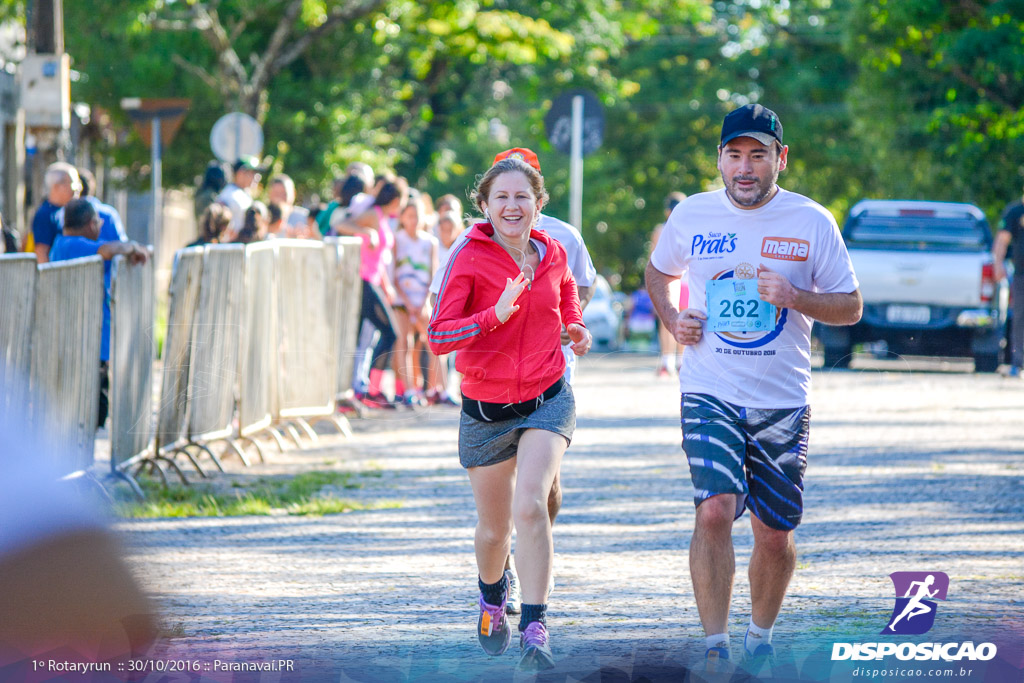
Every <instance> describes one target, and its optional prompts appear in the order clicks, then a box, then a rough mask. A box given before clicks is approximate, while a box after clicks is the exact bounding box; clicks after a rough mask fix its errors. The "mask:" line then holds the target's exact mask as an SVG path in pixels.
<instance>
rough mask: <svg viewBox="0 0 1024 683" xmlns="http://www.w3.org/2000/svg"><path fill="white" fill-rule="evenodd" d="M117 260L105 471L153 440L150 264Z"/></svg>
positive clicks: (113, 277) (116, 468) (116, 467)
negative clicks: (107, 447)
mask: <svg viewBox="0 0 1024 683" xmlns="http://www.w3.org/2000/svg"><path fill="white" fill-rule="evenodd" d="M149 251H150V256H151V258H150V259H149V260H148V261H146V263H145V264H142V265H131V264H129V263H128V262H127V260H126V259H125V257H123V256H117V257H115V258H114V262H113V264H112V266H111V268H112V270H111V275H110V467H111V470H112V471H114V472H120V471H121V468H122V467H123V466H124V465H125V464H127V463H129V462H130V461H131V460H132V459H134V458H135V457H137V456H139V455H142V454H143V453H145V452H146V451H148V450H149V448H150V445H151V442H152V440H153V420H152V411H153V360H154V357H155V355H156V353H155V352H156V335H155V334H154V316H153V313H154V300H155V299H154V272H155V267H154V261H153V259H152V249H150V250H149Z"/></svg>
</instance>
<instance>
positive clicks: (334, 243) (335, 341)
mask: <svg viewBox="0 0 1024 683" xmlns="http://www.w3.org/2000/svg"><path fill="white" fill-rule="evenodd" d="M324 243H325V250H326V256H327V263H328V275H329V278H330V282H329V286H328V288H327V319H328V321H329V324H330V327H331V330H330V331H331V335H332V341H331V348H332V349H334V353H335V355H336V357H337V358H336V361H337V374H336V377H337V379H336V382H335V388H334V390H335V396H336V397H337V398H339V399H341V398H348V397H350V396H351V393H352V376H353V372H354V370H355V356H356V347H357V345H358V342H359V308H360V305H361V302H362V296H363V279H362V278H361V277H360V276H359V265H360V259H359V249H360V247H361V246H362V241H361V240H360V239H359V238H358V237H329V238H327V239H326V240H324Z"/></svg>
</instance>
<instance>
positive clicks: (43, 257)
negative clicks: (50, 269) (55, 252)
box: [36, 242, 50, 264]
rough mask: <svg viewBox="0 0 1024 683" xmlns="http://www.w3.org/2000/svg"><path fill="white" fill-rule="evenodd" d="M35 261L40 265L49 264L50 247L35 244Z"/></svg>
mask: <svg viewBox="0 0 1024 683" xmlns="http://www.w3.org/2000/svg"><path fill="white" fill-rule="evenodd" d="M36 261H38V262H39V263H40V264H43V263H49V262H50V245H49V244H40V243H39V242H36Z"/></svg>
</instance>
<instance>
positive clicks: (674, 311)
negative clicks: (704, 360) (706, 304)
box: [644, 261, 707, 346]
mask: <svg viewBox="0 0 1024 683" xmlns="http://www.w3.org/2000/svg"><path fill="white" fill-rule="evenodd" d="M644 279H645V281H646V282H647V293H648V294H650V296H651V303H652V304H653V305H654V310H655V311H657V313H658V317H659V318H661V324H662V325H664V326H665V328H666V329H668V330H671V331H672V334H673V336H674V337H675V338H676V341H677V342H679V343H680V344H682V345H684V346H693V345H694V344H696V343H697V342H699V341H700V339H701V337H702V336H703V334H704V327H703V325H702V321H704V320H707V316H706V315H704V313H702V312H701V311H698V310H697V309H695V308H687V309H685V310H683V311H680V310H679V309H678V308H676V303H677V302H678V296H677V297H676V301H673V300H672V298H673V297H671V296H670V295H669V285H670V284H671V283H673V282H675V281H676V280H678V279H679V277H678V276H672V275H666V274H665V273H663V272H661V271H660V270H658V269H657V268H655V267H654V264H653V263H651V262H650V261H648V262H647V270H646V271H644Z"/></svg>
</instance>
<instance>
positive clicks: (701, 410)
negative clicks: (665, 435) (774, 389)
mask: <svg viewBox="0 0 1024 683" xmlns="http://www.w3.org/2000/svg"><path fill="white" fill-rule="evenodd" d="M680 412H681V417H682V426H683V452H684V453H686V459H687V461H688V462H689V465H690V478H691V479H692V481H693V489H694V493H693V502H694V505H700V504H701V503H702V502H704V501H705V500H707V499H708V498H710V497H712V496H716V495H719V494H722V493H733V494H736V495H737V502H736V518H737V519H739V517H740V516H741V515H742V514H743V510H744V508H749V509H750V511H751V512H752V513H753V514H754V515H755V516H756V517H757V518H758V519H759V520H761V521H762V522H764V524H765V525H767V526H769V527H771V528H773V529H780V530H783V531H788V530H790V529H794V528H796V526H797V525H798V524H799V523H800V518H801V516H802V515H803V488H804V486H803V476H804V470H806V469H807V439H808V435H809V432H810V419H811V409H810V407H809V406H803V407H801V408H783V409H765V408H743V407H740V406H736V405H733V404H731V403H727V402H725V401H721V400H719V399H717V398H714V397H712V396H708V395H705V394H683V396H682V399H681V406H680Z"/></svg>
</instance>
